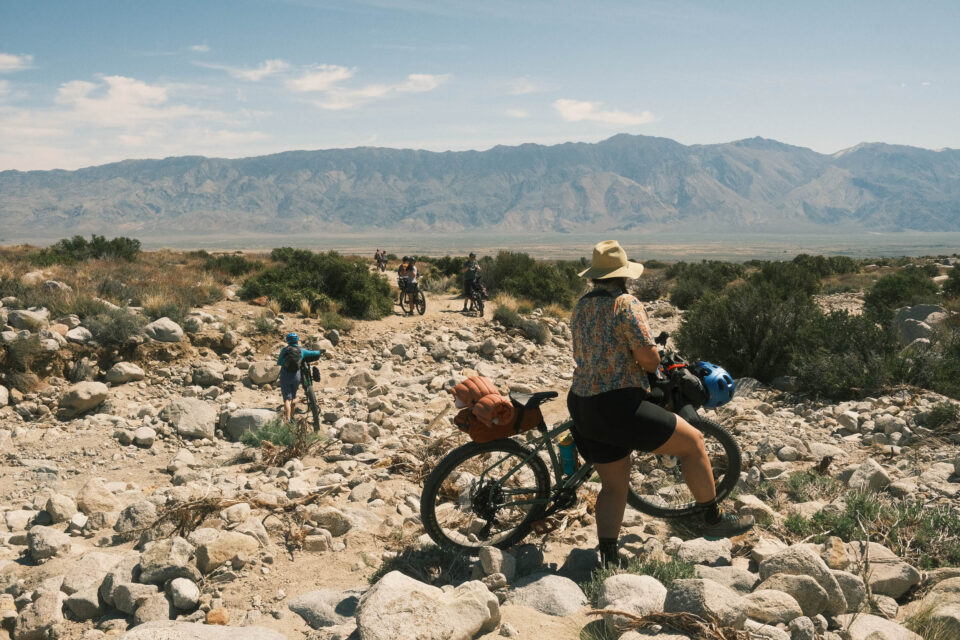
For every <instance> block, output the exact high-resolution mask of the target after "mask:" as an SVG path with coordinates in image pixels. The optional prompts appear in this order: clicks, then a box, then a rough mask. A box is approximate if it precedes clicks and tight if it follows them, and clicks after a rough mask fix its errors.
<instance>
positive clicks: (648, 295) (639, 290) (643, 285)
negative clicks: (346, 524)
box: [630, 273, 668, 302]
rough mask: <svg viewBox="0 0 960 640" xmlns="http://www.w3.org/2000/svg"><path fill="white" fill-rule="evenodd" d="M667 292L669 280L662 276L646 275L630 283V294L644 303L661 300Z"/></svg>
mask: <svg viewBox="0 0 960 640" xmlns="http://www.w3.org/2000/svg"><path fill="white" fill-rule="evenodd" d="M667 291H668V287H667V279H666V278H665V277H663V276H662V275H660V274H654V273H652V274H644V275H642V276H641V277H639V278H637V279H636V280H633V281H631V283H630V293H632V294H633V295H634V296H636V298H637V300H641V301H643V302H650V301H653V300H659V299H660V298H663V297H664V296H666V295H667Z"/></svg>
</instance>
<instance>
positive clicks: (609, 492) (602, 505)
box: [595, 456, 630, 538]
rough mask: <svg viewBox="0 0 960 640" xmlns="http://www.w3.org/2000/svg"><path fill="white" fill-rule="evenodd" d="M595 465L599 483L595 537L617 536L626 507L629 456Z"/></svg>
mask: <svg viewBox="0 0 960 640" xmlns="http://www.w3.org/2000/svg"><path fill="white" fill-rule="evenodd" d="M595 466H596V469H597V475H599V476H600V485H601V487H600V493H599V494H598V495H597V505H596V517H597V537H598V538H617V537H619V536H620V525H621V524H622V523H623V511H624V509H626V507H627V486H628V484H629V481H630V456H627V457H626V458H623V459H622V460H617V461H616V462H606V463H603V464H597V465H595Z"/></svg>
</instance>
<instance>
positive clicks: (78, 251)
mask: <svg viewBox="0 0 960 640" xmlns="http://www.w3.org/2000/svg"><path fill="white" fill-rule="evenodd" d="M139 254H140V241H139V240H135V239H133V238H123V237H120V238H113V239H112V240H107V239H106V238H105V237H103V236H98V235H96V234H94V235H92V236H90V241H89V242H88V241H87V239H86V238H84V237H83V236H73V237H72V238H64V239H63V240H60V241H59V242H57V243H56V244H54V245H52V246H50V247H47V248H46V249H41V250H40V251H38V252H37V253H36V254H34V255H33V256H32V257H31V261H32V262H33V263H34V264H35V265H37V266H41V267H47V266H50V265H54V264H76V263H77V262H82V261H84V260H101V259H105V260H127V261H132V260H135V259H136V258H137V256H138V255H139Z"/></svg>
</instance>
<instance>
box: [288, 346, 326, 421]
mask: <svg viewBox="0 0 960 640" xmlns="http://www.w3.org/2000/svg"><path fill="white" fill-rule="evenodd" d="M286 339H287V346H285V347H284V348H283V349H281V350H280V355H279V356H278V357H277V364H278V365H280V395H281V396H282V397H283V419H284V420H286V421H287V422H291V421H292V420H293V409H294V404H295V403H296V397H297V389H298V388H299V387H300V362H301V361H304V362H314V361H316V360H318V359H319V358H320V356H322V355H323V352H322V351H311V350H310V349H304V348H303V347H301V346H300V336H298V335H297V334H296V333H292V332H291V333H288V334H287V338H286Z"/></svg>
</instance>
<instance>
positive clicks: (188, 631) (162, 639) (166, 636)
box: [120, 620, 287, 640]
mask: <svg viewBox="0 0 960 640" xmlns="http://www.w3.org/2000/svg"><path fill="white" fill-rule="evenodd" d="M120 640H287V638H286V636H284V635H283V634H282V633H280V632H279V631H274V630H273V629H267V628H264V627H226V626H219V625H212V624H203V623H201V622H182V621H179V620H166V621H164V620H156V621H153V622H145V623H144V624H141V625H138V626H136V627H134V628H133V629H131V630H130V631H127V632H126V633H124V634H123V635H122V636H120Z"/></svg>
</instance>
